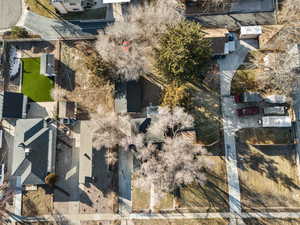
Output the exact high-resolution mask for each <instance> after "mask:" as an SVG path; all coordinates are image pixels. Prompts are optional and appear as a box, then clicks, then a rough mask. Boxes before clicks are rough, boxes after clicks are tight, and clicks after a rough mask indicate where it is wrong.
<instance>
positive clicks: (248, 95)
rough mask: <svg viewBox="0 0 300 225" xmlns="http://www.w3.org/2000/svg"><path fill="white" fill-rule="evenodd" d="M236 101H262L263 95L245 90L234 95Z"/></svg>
mask: <svg viewBox="0 0 300 225" xmlns="http://www.w3.org/2000/svg"><path fill="white" fill-rule="evenodd" d="M234 101H235V102H236V103H243V102H261V101H262V97H261V96H260V94H259V93H257V92H244V93H241V94H239V95H236V96H234Z"/></svg>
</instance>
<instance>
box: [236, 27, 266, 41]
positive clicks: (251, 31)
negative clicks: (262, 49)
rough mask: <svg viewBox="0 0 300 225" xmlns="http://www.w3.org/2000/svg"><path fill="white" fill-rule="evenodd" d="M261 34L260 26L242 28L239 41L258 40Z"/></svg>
mask: <svg viewBox="0 0 300 225" xmlns="http://www.w3.org/2000/svg"><path fill="white" fill-rule="evenodd" d="M261 34H262V28H261V26H242V27H241V29H240V39H252V38H258V37H259V35H261Z"/></svg>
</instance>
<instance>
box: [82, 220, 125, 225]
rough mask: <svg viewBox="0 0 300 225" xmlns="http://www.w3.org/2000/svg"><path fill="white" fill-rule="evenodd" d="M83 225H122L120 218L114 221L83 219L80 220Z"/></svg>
mask: <svg viewBox="0 0 300 225" xmlns="http://www.w3.org/2000/svg"><path fill="white" fill-rule="evenodd" d="M80 224H81V225H120V224H121V221H119V220H112V221H103V220H99V221H82V222H80Z"/></svg>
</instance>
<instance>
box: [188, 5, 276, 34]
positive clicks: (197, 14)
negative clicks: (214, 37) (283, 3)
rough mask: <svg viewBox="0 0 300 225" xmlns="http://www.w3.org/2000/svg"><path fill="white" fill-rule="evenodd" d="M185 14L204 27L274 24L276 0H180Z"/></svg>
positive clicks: (231, 27)
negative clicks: (183, 5)
mask: <svg viewBox="0 0 300 225" xmlns="http://www.w3.org/2000/svg"><path fill="white" fill-rule="evenodd" d="M182 1H183V2H184V4H185V15H186V16H187V17H188V18H189V19H192V20H196V21H199V22H200V23H201V24H203V25H204V26H205V27H228V28H230V29H238V28H239V27H240V26H249V25H264V24H276V9H277V1H274V0H226V1H212V0H182Z"/></svg>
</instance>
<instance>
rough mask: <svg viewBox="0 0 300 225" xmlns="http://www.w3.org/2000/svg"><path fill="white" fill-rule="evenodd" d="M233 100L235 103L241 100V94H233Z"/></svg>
mask: <svg viewBox="0 0 300 225" xmlns="http://www.w3.org/2000/svg"><path fill="white" fill-rule="evenodd" d="M234 101H235V102H236V103H240V102H242V101H243V96H242V94H240V95H235V96H234Z"/></svg>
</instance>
